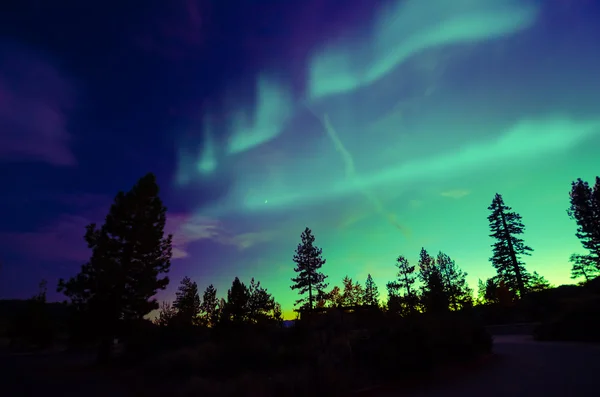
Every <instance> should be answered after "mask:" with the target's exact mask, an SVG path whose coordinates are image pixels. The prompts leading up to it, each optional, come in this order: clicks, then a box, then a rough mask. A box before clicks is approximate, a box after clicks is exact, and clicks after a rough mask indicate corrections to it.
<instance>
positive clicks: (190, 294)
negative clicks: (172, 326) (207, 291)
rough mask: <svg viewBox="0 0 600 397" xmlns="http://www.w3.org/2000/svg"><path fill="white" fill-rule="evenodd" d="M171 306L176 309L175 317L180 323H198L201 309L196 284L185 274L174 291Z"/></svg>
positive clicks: (184, 324) (187, 324)
mask: <svg viewBox="0 0 600 397" xmlns="http://www.w3.org/2000/svg"><path fill="white" fill-rule="evenodd" d="M173 308H174V309H175V310H176V311H177V316H176V317H177V320H178V322H179V324H180V325H183V326H190V325H198V323H199V316H200V309H201V301H200V295H199V294H198V284H196V282H195V281H192V280H191V279H190V278H189V277H187V276H186V277H184V278H183V280H181V283H180V285H179V288H178V290H177V292H176V293H175V302H173Z"/></svg>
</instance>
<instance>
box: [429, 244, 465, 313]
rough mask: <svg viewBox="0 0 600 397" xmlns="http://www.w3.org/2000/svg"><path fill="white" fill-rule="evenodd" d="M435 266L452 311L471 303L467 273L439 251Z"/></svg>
mask: <svg viewBox="0 0 600 397" xmlns="http://www.w3.org/2000/svg"><path fill="white" fill-rule="evenodd" d="M436 261H437V266H438V268H439V271H440V275H441V276H442V282H443V284H444V290H445V291H446V294H447V296H448V300H449V301H450V306H451V308H452V309H453V310H458V309H460V308H461V307H463V306H465V305H469V304H470V302H471V301H472V294H473V291H472V290H471V289H470V288H469V285H468V284H467V273H465V272H463V271H462V270H461V269H460V268H459V267H458V266H457V265H456V262H454V261H453V260H452V259H451V258H450V256H448V255H447V254H445V253H443V252H442V251H440V252H439V253H438V256H437V260H436Z"/></svg>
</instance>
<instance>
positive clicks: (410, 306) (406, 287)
mask: <svg viewBox="0 0 600 397" xmlns="http://www.w3.org/2000/svg"><path fill="white" fill-rule="evenodd" d="M396 268H397V269H398V273H397V274H396V280H394V281H391V282H389V283H387V285H386V287H387V290H388V310H390V311H392V312H401V313H404V314H413V313H415V312H416V307H417V292H416V289H415V287H414V284H415V282H416V279H417V275H416V267H415V266H411V265H410V263H409V262H408V259H406V257H404V256H402V255H400V256H398V258H397V259H396Z"/></svg>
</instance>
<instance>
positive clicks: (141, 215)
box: [58, 174, 172, 361]
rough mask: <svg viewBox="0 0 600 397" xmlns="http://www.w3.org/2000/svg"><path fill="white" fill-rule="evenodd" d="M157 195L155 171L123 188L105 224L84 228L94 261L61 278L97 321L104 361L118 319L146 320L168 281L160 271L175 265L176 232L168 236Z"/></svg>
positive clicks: (78, 305) (64, 288)
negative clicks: (174, 243) (174, 238)
mask: <svg viewBox="0 0 600 397" xmlns="http://www.w3.org/2000/svg"><path fill="white" fill-rule="evenodd" d="M158 193H159V187H158V185H157V183H156V178H155V177H154V175H153V174H147V175H146V176H144V177H142V178H141V179H140V180H139V181H138V182H137V183H136V184H135V185H134V186H133V188H132V189H131V190H130V191H129V192H127V193H124V192H119V193H118V194H117V195H116V197H115V199H114V203H113V204H112V206H111V208H110V211H109V213H108V215H107V216H106V220H105V223H104V225H102V226H101V227H100V228H98V227H96V224H94V223H92V224H90V225H88V226H87V227H86V233H85V240H86V242H87V244H88V247H89V248H90V249H91V250H92V256H91V258H90V260H89V261H88V262H87V263H86V264H84V265H83V266H82V267H81V271H80V273H79V274H77V275H76V276H75V277H73V278H71V279H69V280H68V281H66V282H65V281H64V280H62V279H61V280H59V284H58V291H59V292H63V293H64V294H65V295H66V296H67V297H68V298H70V300H71V302H72V304H73V305H75V307H76V308H77V309H78V310H79V311H80V312H86V313H87V314H86V315H85V317H86V318H90V319H93V321H94V322H95V324H94V325H93V328H94V329H95V331H96V332H98V334H99V335H98V336H99V337H100V340H101V343H100V349H99V356H98V358H99V359H100V360H102V361H104V360H106V359H108V358H109V356H110V345H111V343H112V340H113V338H114V336H115V332H116V328H117V326H118V322H119V321H120V320H122V319H123V320H134V319H135V320H138V319H142V318H143V317H144V316H145V315H146V314H148V313H150V312H151V311H152V310H155V309H157V308H158V303H157V301H156V299H155V298H153V297H154V296H155V295H156V293H157V291H158V290H162V289H165V288H166V286H167V285H168V283H169V279H168V277H166V276H165V277H161V275H164V274H165V273H167V272H168V271H169V268H170V265H171V240H172V236H170V235H169V236H166V237H165V235H164V227H165V222H166V219H167V216H166V212H167V209H166V207H165V206H164V205H163V203H162V201H161V199H160V198H159V196H158Z"/></svg>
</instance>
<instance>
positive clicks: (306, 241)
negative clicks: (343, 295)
mask: <svg viewBox="0 0 600 397" xmlns="http://www.w3.org/2000/svg"><path fill="white" fill-rule="evenodd" d="M301 239H302V243H300V244H298V248H296V253H295V254H294V262H295V263H296V267H295V268H294V271H295V272H296V273H298V276H297V277H294V278H292V282H293V283H294V284H293V285H292V286H291V287H290V288H291V289H292V290H298V293H299V294H300V295H307V294H308V296H303V297H302V298H300V299H298V300H297V301H296V305H299V304H302V308H303V309H308V310H310V311H312V309H313V308H314V303H315V300H316V298H318V297H319V296H321V295H323V294H324V291H325V289H326V288H327V283H326V282H325V280H326V279H327V276H326V275H325V274H323V273H321V272H319V270H320V269H321V267H322V266H323V265H324V264H325V262H326V261H325V259H323V257H322V255H323V250H322V249H321V248H318V247H316V246H315V245H314V241H315V237H314V236H313V234H312V231H311V230H310V229H309V228H306V229H304V232H302V235H301Z"/></svg>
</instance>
